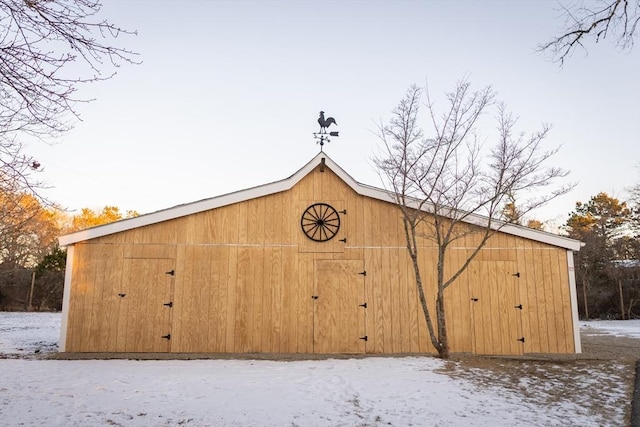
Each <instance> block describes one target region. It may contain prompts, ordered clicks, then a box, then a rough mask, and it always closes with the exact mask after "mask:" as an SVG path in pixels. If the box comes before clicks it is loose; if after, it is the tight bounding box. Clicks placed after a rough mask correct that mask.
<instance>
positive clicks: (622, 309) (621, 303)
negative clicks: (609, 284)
mask: <svg viewBox="0 0 640 427" xmlns="http://www.w3.org/2000/svg"><path fill="white" fill-rule="evenodd" d="M616 282H618V293H619V294H620V316H622V320H624V295H623V293H622V280H620V279H617V280H616Z"/></svg>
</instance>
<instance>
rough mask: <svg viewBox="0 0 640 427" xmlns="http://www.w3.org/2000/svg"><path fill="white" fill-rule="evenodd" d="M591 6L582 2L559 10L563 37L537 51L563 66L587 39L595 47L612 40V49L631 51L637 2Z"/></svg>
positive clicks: (638, 18) (639, 18) (606, 0)
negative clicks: (544, 53) (549, 56)
mask: <svg viewBox="0 0 640 427" xmlns="http://www.w3.org/2000/svg"><path fill="white" fill-rule="evenodd" d="M595 3H596V4H595V6H591V4H593V3H592V2H590V3H589V5H587V4H585V2H584V1H580V2H576V3H573V4H572V5H570V6H563V5H561V8H562V14H563V16H564V19H565V22H564V29H565V33H563V34H561V35H559V36H556V37H554V38H553V39H552V40H550V41H548V42H546V43H543V44H541V45H540V46H539V47H538V48H539V51H549V52H550V53H551V54H552V56H553V58H554V59H555V60H556V61H558V62H560V65H562V64H564V61H565V59H567V58H568V57H570V56H571V55H572V54H573V52H574V51H575V49H576V48H577V47H581V48H583V49H585V51H586V47H585V40H586V39H587V38H593V39H595V42H596V43H598V42H599V41H600V40H604V39H606V38H607V37H610V36H611V37H614V38H615V43H616V45H617V46H618V47H619V48H621V49H623V50H628V49H631V48H633V46H634V44H635V41H636V40H635V38H636V36H637V33H636V30H637V28H638V22H640V2H639V1H638V0H599V1H597V2H595Z"/></svg>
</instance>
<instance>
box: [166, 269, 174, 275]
mask: <svg viewBox="0 0 640 427" xmlns="http://www.w3.org/2000/svg"><path fill="white" fill-rule="evenodd" d="M164 274H168V275H169V276H175V275H176V271H175V270H171V271H165V273H164Z"/></svg>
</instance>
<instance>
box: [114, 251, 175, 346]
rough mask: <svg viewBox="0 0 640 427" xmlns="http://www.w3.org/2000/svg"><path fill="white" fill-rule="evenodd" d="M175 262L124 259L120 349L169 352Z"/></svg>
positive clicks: (168, 260) (170, 260)
mask: <svg viewBox="0 0 640 427" xmlns="http://www.w3.org/2000/svg"><path fill="white" fill-rule="evenodd" d="M174 268H175V261H174V260H173V259H147V258H128V259H127V258H125V260H124V266H123V271H122V285H123V287H122V291H121V293H120V298H121V299H122V305H121V308H120V315H119V318H118V322H119V324H118V341H119V342H118V349H119V351H124V352H169V351H170V350H171V311H172V307H173V301H172V298H173V283H174V280H173V279H174V274H175V272H174Z"/></svg>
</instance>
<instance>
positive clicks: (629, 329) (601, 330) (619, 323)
mask: <svg viewBox="0 0 640 427" xmlns="http://www.w3.org/2000/svg"><path fill="white" fill-rule="evenodd" d="M580 327H581V328H582V329H583V330H584V331H585V332H586V333H587V334H588V335H599V334H609V335H614V336H616V337H629V338H640V319H633V320H590V321H588V322H580Z"/></svg>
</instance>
